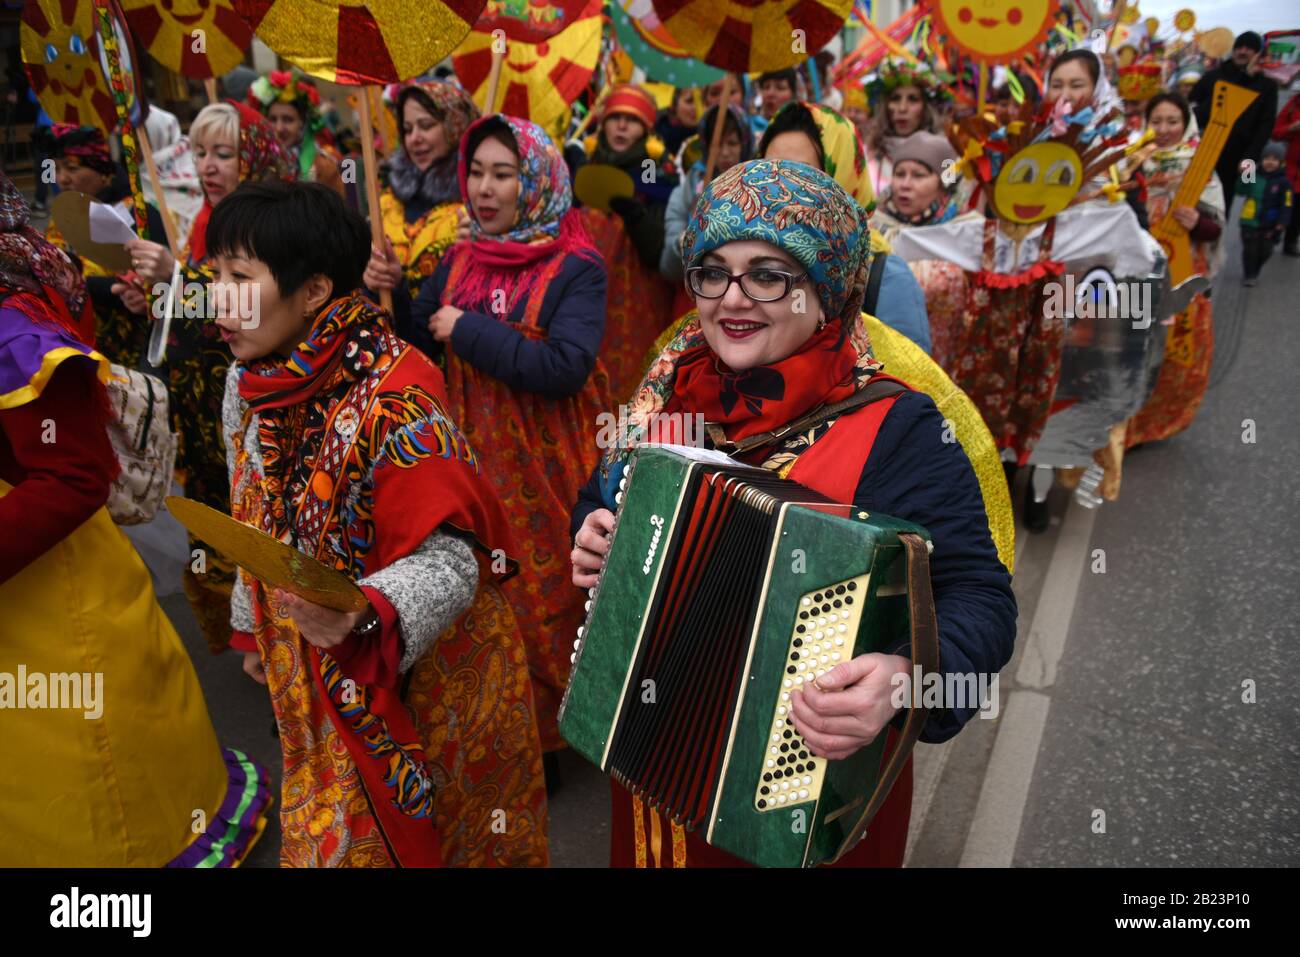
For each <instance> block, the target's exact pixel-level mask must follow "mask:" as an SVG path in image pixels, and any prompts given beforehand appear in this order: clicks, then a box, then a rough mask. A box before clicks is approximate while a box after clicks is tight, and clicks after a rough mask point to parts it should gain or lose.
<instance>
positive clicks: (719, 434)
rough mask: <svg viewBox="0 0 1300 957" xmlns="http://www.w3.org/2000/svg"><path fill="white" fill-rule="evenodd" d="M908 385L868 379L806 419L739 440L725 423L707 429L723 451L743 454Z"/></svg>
mask: <svg viewBox="0 0 1300 957" xmlns="http://www.w3.org/2000/svg"><path fill="white" fill-rule="evenodd" d="M906 391H907V387H906V386H904V385H902V384H900V383H898V382H894V381H892V380H890V379H876V380H873V381H871V382H868V383H867V384H866V385H865V386H863V387H862V388H861V389H859V390H858V391H857V392H855V393H853V395H851V396H849V397H848V398H847V399H843V400H841V401H839V402H835V403H833V404H831V405H821V406H818V407H817V408H815V409H813V410H812V411H811V412H809V413H808V414H807V415H805V416H804V417H803V418H800V419H795V420H794V421H793V422H791V423H790V424H789V425H783V426H781V428H779V429H773V430H771V431H769V432H760V433H758V434H757V435H751V436H750V437H749V438H747V439H741V440H740V441H739V442H730V441H728V440H727V437H726V435H725V434H724V433H723V431H722V426H721V425H719V424H718V423H716V422H709V423H707V424H706V425H705V426H704V428H705V431H706V432H708V434H709V438H710V439H711V440H712V441H713V446H714V448H715V449H717V450H718V451H719V452H725V453H726V454H728V455H743V454H744V453H746V452H748V451H750V450H752V449H756V448H759V447H760V446H764V445H770V444H771V443H773V442H777V441H779V440H781V439H783V438H785V437H786V436H787V435H791V434H793V433H796V432H802V431H803V430H804V429H811V428H814V427H816V426H818V425H820V424H821V423H822V422H825V421H826V420H827V419H832V418H834V417H835V416H838V415H841V414H843V413H845V412H848V411H850V410H852V409H856V408H858V407H859V406H863V405H870V404H871V403H872V402H877V401H879V400H880V399H888V398H889V397H890V396H892V395H898V394H899V393H900V392H906Z"/></svg>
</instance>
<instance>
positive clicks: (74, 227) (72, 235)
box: [50, 189, 135, 275]
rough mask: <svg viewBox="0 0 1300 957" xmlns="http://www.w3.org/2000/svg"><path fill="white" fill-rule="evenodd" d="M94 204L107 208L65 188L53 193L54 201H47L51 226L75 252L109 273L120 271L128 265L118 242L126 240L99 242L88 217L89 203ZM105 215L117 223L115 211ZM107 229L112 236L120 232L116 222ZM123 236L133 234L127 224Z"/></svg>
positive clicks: (124, 269) (127, 268)
mask: <svg viewBox="0 0 1300 957" xmlns="http://www.w3.org/2000/svg"><path fill="white" fill-rule="evenodd" d="M94 206H98V207H100V208H101V209H108V208H109V207H106V206H104V204H103V203H97V202H95V201H94V200H93V199H91V198H90V197H89V196H87V195H86V194H85V193H79V192H77V191H76V190H75V189H68V190H64V191H63V192H62V193H59V195H58V196H55V197H54V202H53V203H51V204H50V216H51V218H52V219H53V220H54V225H55V227H56V228H57V229H58V230H59V232H60V233H61V234H62V236H63V238H64V239H65V240H66V241H67V243H68V245H69V246H71V247H72V249H73V251H74V252H75V253H76V254H77V255H79V256H84V257H85V258H86V259H89V260H90V261H91V262H93V263H97V264H98V265H100V266H102V267H104V269H106V270H108V271H109V272H111V273H114V274H116V275H121V274H123V273H125V272H127V271H128V270H130V268H131V256H130V254H129V253H128V252H127V251H126V250H125V249H123V248H122V243H124V242H126V240H125V239H120V238H118V239H115V240H114V241H111V242H100V241H99V240H97V239H96V238H95V237H96V235H97V234H98V231H97V230H96V228H95V226H94V225H93V223H92V221H91V218H92V215H95V214H93V213H92V211H91V207H94ZM123 212H125V211H123ZM103 215H104V214H103V213H100V214H98V216H101V217H102V216H103ZM108 215H109V216H111V218H112V220H113V222H116V223H118V224H119V226H120V225H121V221H120V220H119V219H118V217H117V215H116V214H115V213H109V214H108ZM111 229H112V230H113V231H114V235H115V236H120V235H121V232H120V229H119V228H118V227H117V226H113V227H111ZM126 238H127V239H134V238H135V233H134V232H131V231H130V228H129V227H128V229H127V234H126Z"/></svg>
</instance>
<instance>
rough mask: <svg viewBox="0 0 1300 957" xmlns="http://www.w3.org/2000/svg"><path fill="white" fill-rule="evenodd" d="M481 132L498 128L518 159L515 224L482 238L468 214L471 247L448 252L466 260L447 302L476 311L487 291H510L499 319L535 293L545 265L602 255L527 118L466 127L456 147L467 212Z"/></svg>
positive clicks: (541, 135) (496, 118)
mask: <svg viewBox="0 0 1300 957" xmlns="http://www.w3.org/2000/svg"><path fill="white" fill-rule="evenodd" d="M482 127H496V128H498V129H500V130H502V131H504V132H508V133H509V134H510V136H511V137H512V138H513V140H514V143H515V155H516V156H517V157H518V160H519V195H518V197H517V198H516V200H515V217H514V221H513V222H512V223H511V225H510V229H509V230H507V231H506V232H504V233H501V234H500V235H496V236H492V235H488V234H487V233H485V232H484V231H483V227H482V226H480V225H479V223H478V219H477V218H476V217H475V216H473V215H471V216H470V227H469V231H470V238H469V241H468V242H461V243H457V244H456V245H455V246H453V247H452V248H451V250H450V252H449V253H448V255H449V256H451V257H453V259H454V258H455V257H458V256H461V255H468V257H469V263H468V267H467V268H466V270H465V272H464V273H463V274H462V275H461V277H460V279H459V280H458V281H457V283H456V288H455V289H454V290H453V291H452V298H453V300H454V304H455V305H457V306H460V307H461V308H462V309H477V308H480V306H481V305H482V304H483V303H484V302H486V301H487V299H488V297H489V296H490V295H491V293H492V290H495V289H509V290H510V298H509V304H508V305H509V308H507V309H506V310H505V312H504V313H499V314H502V315H505V314H508V313H509V311H510V308H513V304H514V303H516V302H519V301H521V300H523V299H524V298H525V297H527V296H528V295H529V294H531V292H532V291H533V289H534V288H536V287H537V285H538V282H539V280H540V278H541V276H542V274H543V272H544V270H543V269H542V268H541V267H542V264H543V262H547V261H552V260H553V259H554V258H555V257H557V256H566V255H569V254H571V253H572V254H575V255H579V256H584V257H587V258H590V259H592V260H599V259H600V253H599V252H597V251H596V248H595V246H593V245H592V242H591V237H590V236H589V235H588V234H587V230H586V227H584V226H583V225H582V217H581V216H580V215H579V213H578V211H577V210H576V209H574V208H573V190H572V189H571V188H570V186H569V166H568V164H567V163H565V162H564V157H563V155H561V153H560V151H559V149H557V148H556V146H555V143H554V142H552V141H551V138H550V137H549V136H547V135H546V131H545V130H543V129H542V128H541V127H540V126H538V125H537V124H536V123H534V122H532V121H531V120H525V119H520V118H519V117H517V116H506V115H505V114H504V113H497V114H494V115H492V116H485V117H483V118H482V119H480V120H476V121H475V122H474V123H472V124H470V127H469V129H468V130H466V131H465V135H464V136H463V137H462V138H461V141H460V168H459V174H460V175H459V178H460V190H461V199H462V201H463V202H464V203H465V205H466V207H467V208H469V209H471V210H472V209H473V206H472V204H471V203H470V196H469V167H470V160H471V158H472V157H471V156H470V155H469V144H470V142H471V141H472V140H474V139H476V137H475V135H474V131H475V130H478V129H480V128H482ZM479 142H480V143H481V142H482V140H479ZM476 146H477V144H476Z"/></svg>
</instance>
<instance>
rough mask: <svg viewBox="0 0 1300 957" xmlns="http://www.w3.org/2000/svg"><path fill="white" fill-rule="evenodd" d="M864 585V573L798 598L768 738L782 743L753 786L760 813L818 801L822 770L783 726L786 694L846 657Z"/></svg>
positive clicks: (792, 730) (797, 737) (771, 749)
mask: <svg viewBox="0 0 1300 957" xmlns="http://www.w3.org/2000/svg"><path fill="white" fill-rule="evenodd" d="M866 585H867V576H866V575H863V576H861V577H859V578H855V579H851V580H849V581H845V582H840V583H838V584H835V585H830V586H827V587H824V588H822V589H820V590H819V591H816V592H811V593H809V594H807V595H804V596H803V597H801V598H800V599H799V608H800V611H799V614H798V617H797V619H796V621H795V624H794V625H793V627H792V628H791V633H790V643H789V645H788V647H787V648H786V659H785V670H786V674H785V675H783V676H782V680H781V689H780V693H779V695H778V701H777V703H776V707H775V709H774V710H773V715H772V723H771V731H770V733H771V735H772V737H771V741H774V742H780V746H779V747H776V746H771V747H769V754H768V755H767V756H766V759H765V761H764V772H763V775H762V778H763V780H762V781H760V782H758V784H757V786H756V787H755V793H754V807H755V808H757V809H758V810H759V811H772V810H775V809H777V808H779V807H783V806H785V805H793V804H797V803H800V802H803V801H817V800H820V799H821V787H822V781H823V779H824V775H825V773H826V770H825V768H824V767H821V766H820V763H819V762H818V761H814V760H813V759H812V755H811V754H810V753H809V751H808V746H807V744H806V743H805V742H804V740H803V737H802V735H800V734H799V733H798V731H797V730H796V729H795V728H794V726H793V724H789V725H788V726H787V718H788V715H789V713H790V706H789V701H790V694H791V692H792V691H793V690H796V689H798V688H801V687H802V686H803V683H804V680H805V679H807V680H808V681H812V680H813V679H814V678H820V677H821V676H822V675H824V674H826V672H827V671H829V670H830V669H831V668H833V667H835V664H836V663H837V662H839V661H842V660H844V659H845V658H846V657H848V655H846V654H845V651H844V649H845V648H846V645H845V637H846V636H849V635H856V634H857V630H858V625H859V623H860V621H861V610H860V608H859V607H854V600H853V597H852V594H851V593H853V592H857V591H858V589H859V587H861V588H863V589H865V588H866ZM840 596H842V597H840ZM805 622H806V624H804V623H805ZM850 647H851V646H850ZM765 782H769V783H765Z"/></svg>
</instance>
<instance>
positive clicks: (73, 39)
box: [19, 0, 117, 132]
mask: <svg viewBox="0 0 1300 957" xmlns="http://www.w3.org/2000/svg"><path fill="white" fill-rule="evenodd" d="M91 11H92V7H91V4H90V3H89V2H85V3H72V2H64V3H61V2H59V0H39V2H38V0H29V2H28V4H27V6H26V7H25V8H24V9H23V18H22V27H21V29H20V31H19V36H20V40H21V49H22V58H23V64H24V65H25V66H26V68H27V77H28V79H29V80H30V81H31V84H32V90H33V91H34V92H35V93H36V96H37V98H38V99H39V100H40V101H41V106H42V108H44V110H45V112H46V113H48V114H49V115H50V119H51V120H53V121H54V122H55V123H72V124H73V125H75V126H97V127H99V128H100V129H101V130H104V131H105V132H111V131H112V130H113V129H114V128H115V127H116V126H117V110H116V109H115V108H114V106H113V96H112V92H111V91H110V90H109V89H108V85H107V84H106V83H105V82H104V76H103V74H102V73H101V72H100V69H99V37H98V35H97V34H96V33H95V22H94V19H93V17H92V12H91Z"/></svg>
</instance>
